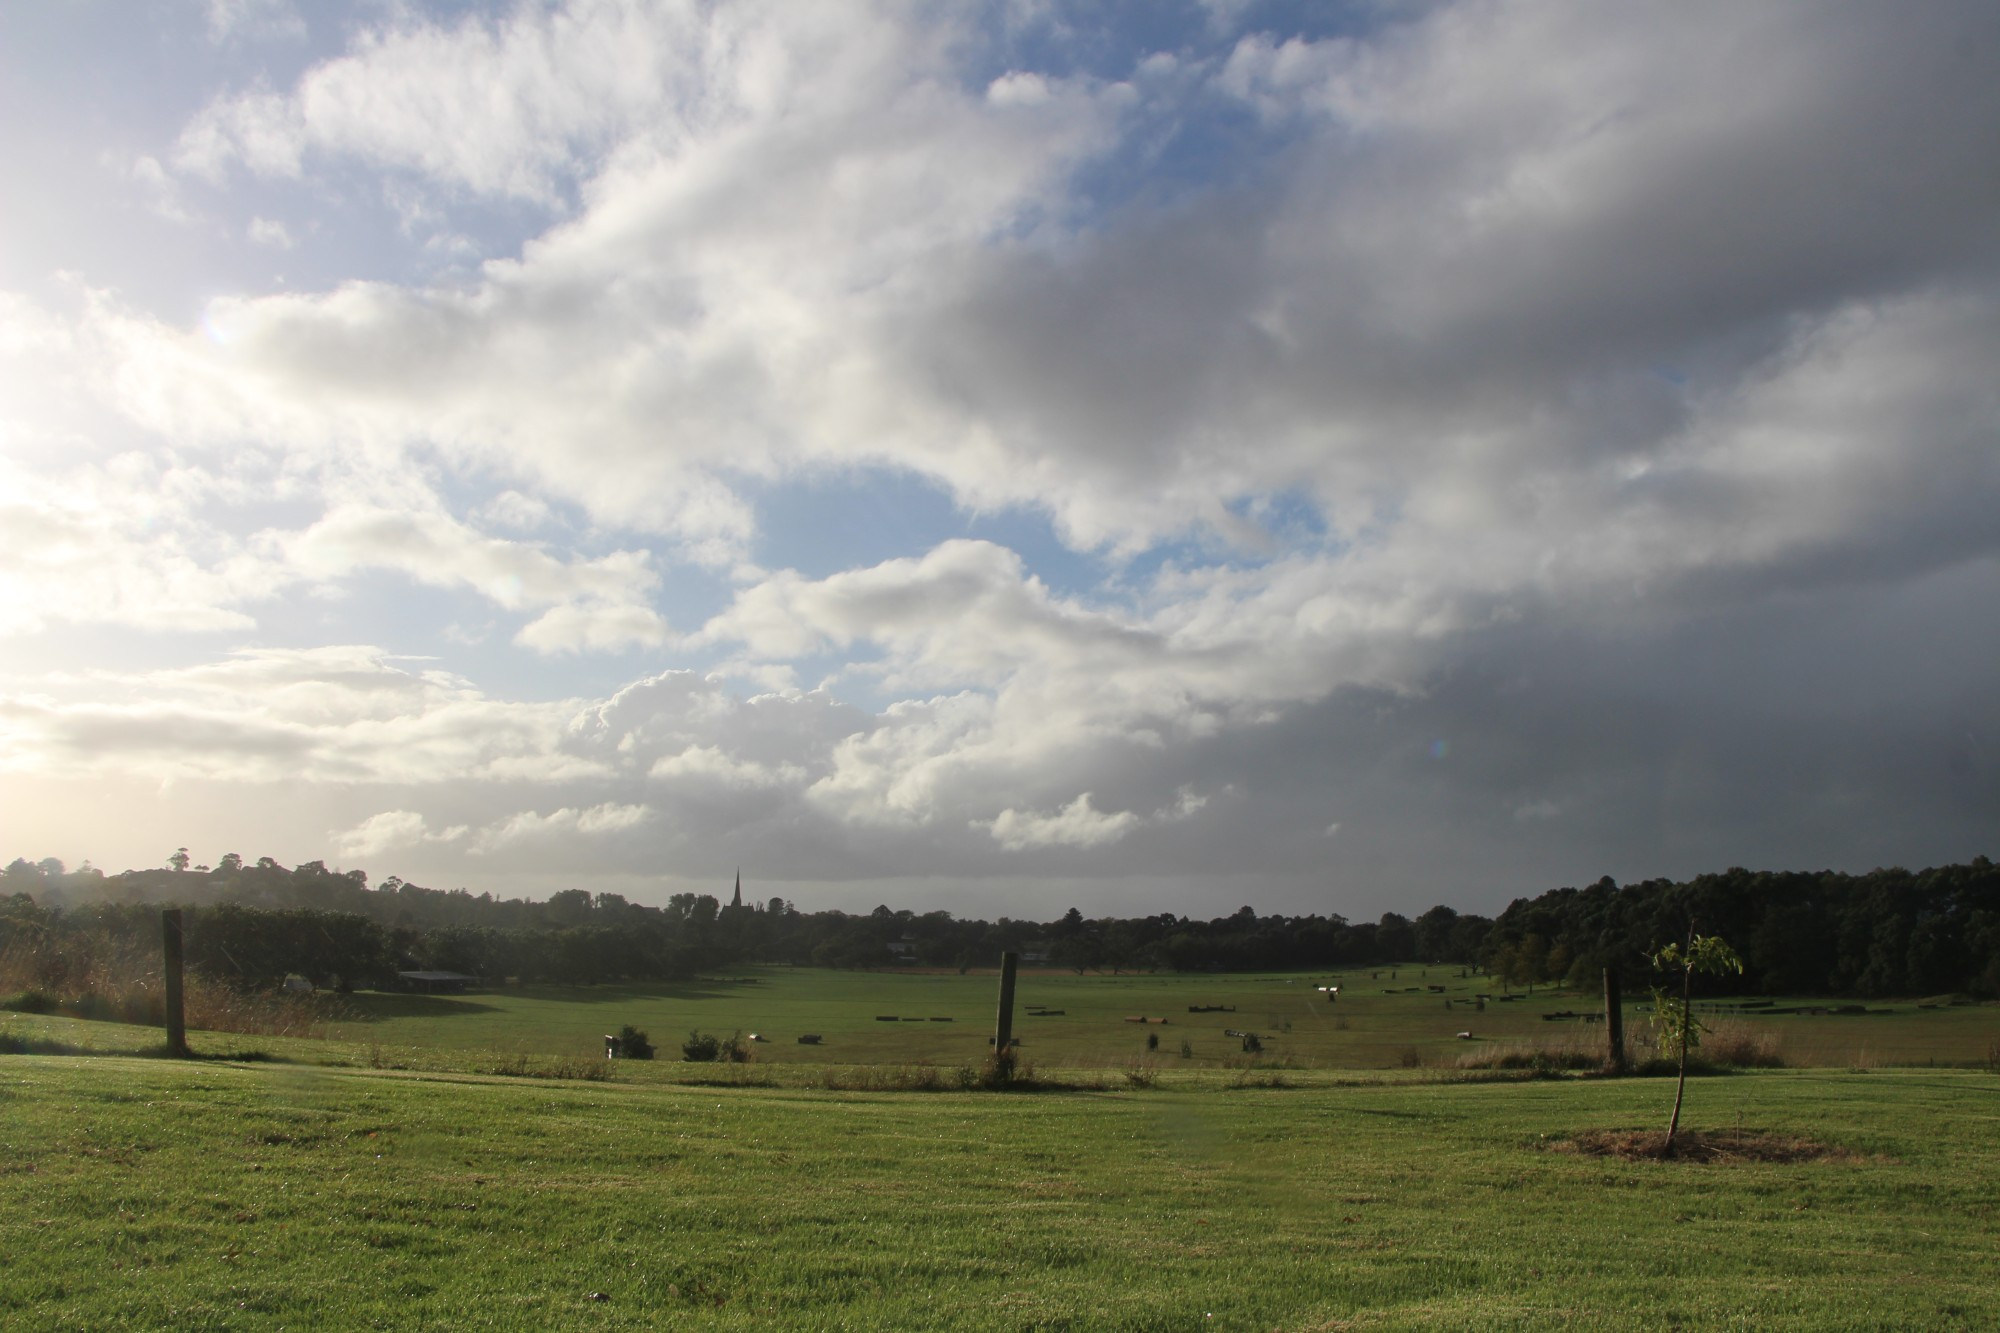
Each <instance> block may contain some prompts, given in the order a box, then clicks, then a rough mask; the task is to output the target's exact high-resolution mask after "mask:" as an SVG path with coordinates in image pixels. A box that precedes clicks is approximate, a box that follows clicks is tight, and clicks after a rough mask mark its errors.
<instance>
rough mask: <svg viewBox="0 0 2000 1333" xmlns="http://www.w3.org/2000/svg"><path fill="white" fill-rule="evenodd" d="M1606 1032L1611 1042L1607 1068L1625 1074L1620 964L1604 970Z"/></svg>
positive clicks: (1614, 964) (1623, 1007)
mask: <svg viewBox="0 0 2000 1333" xmlns="http://www.w3.org/2000/svg"><path fill="white" fill-rule="evenodd" d="M1604 1030H1605V1033H1606V1034H1607V1035H1608V1036H1609V1038H1610V1041H1611V1049H1610V1051H1609V1052H1608V1054H1607V1056H1606V1068H1608V1069H1610V1070H1611V1072H1612V1073H1614V1074H1622V1073H1624V1072H1625V1000H1624V997H1623V996H1622V995H1621V994H1619V990H1618V964H1616V963H1613V964H1611V966H1609V967H1607V968H1605V969H1604Z"/></svg>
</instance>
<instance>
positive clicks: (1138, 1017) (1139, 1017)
mask: <svg viewBox="0 0 2000 1333" xmlns="http://www.w3.org/2000/svg"><path fill="white" fill-rule="evenodd" d="M1125 1021H1126V1022H1127V1023H1164V1022H1166V1021H1167V1020H1166V1019H1164V1018H1148V1017H1146V1016H1145V1015H1144V1014H1127V1015H1125Z"/></svg>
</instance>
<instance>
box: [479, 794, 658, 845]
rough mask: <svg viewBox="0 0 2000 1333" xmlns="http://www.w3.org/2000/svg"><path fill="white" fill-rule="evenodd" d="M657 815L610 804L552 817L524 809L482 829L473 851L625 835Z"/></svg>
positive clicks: (561, 811)
mask: <svg viewBox="0 0 2000 1333" xmlns="http://www.w3.org/2000/svg"><path fill="white" fill-rule="evenodd" d="M652 817H653V812H652V811H651V810H650V809H648V808H647V807H645V806H643V805H619V804H617V803H615V802H606V803H604V804H603V805H594V806H591V807H589V808H588V809H582V810H579V809H573V808H571V807H569V806H564V807H562V808H561V809H559V810H552V811H550V812H549V813H548V814H546V815H544V814H540V813H538V812H536V811H533V810H523V811H521V812H519V813H518V814H515V815H512V816H509V817H508V818H506V819H504V820H501V821H499V822H498V823H496V824H493V825H490V826H489V827H487V828H484V829H481V830H479V831H478V832H477V833H475V834H474V835H473V837H472V840H471V843H470V846H469V850H470V851H471V852H472V854H473V855H475V856H481V855H486V854H489V853H492V852H497V851H504V850H506V849H508V848H509V847H512V846H513V845H515V844H517V843H536V842H541V843H558V844H560V843H563V842H566V841H569V840H571V839H572V838H574V837H577V836H581V837H585V838H596V837H603V836H606V835H609V834H614V833H622V832H626V831H628V830H630V829H634V828H637V827H639V826H640V825H642V824H644V823H645V822H646V821H647V820H649V819H651V818H652Z"/></svg>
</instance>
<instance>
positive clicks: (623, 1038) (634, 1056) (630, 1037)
mask: <svg viewBox="0 0 2000 1333" xmlns="http://www.w3.org/2000/svg"><path fill="white" fill-rule="evenodd" d="M606 1040H607V1041H609V1040H610V1038H606ZM617 1041H618V1053H619V1054H620V1055H622V1056H624V1057H625V1058H626V1059H628V1060H650V1059H652V1058H653V1043H652V1040H651V1039H650V1038H648V1037H647V1036H646V1034H645V1033H643V1032H641V1031H640V1030H639V1029H638V1028H635V1027H633V1026H632V1025H631V1024H630V1023H627V1024H626V1025H625V1026H624V1027H622V1028H619V1029H618V1037H617ZM607 1054H609V1052H607Z"/></svg>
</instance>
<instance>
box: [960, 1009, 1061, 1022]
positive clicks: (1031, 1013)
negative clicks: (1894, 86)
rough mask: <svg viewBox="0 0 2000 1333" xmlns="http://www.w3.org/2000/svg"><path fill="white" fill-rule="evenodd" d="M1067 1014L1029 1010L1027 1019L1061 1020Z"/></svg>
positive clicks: (1054, 1010) (1058, 1010) (1054, 1011)
mask: <svg viewBox="0 0 2000 1333" xmlns="http://www.w3.org/2000/svg"><path fill="white" fill-rule="evenodd" d="M1068 1012H1069V1011H1068V1010H1067V1009H1030V1010H1029V1011H1028V1017H1030V1018H1061V1017H1062V1016H1063V1015H1064V1014H1066V1013H1068ZM947 1021H949V1020H947Z"/></svg>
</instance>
